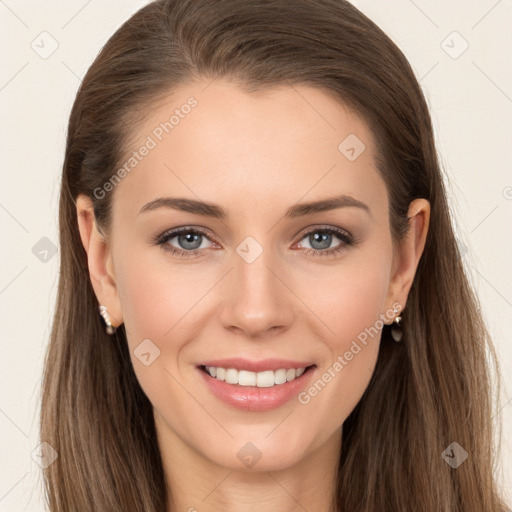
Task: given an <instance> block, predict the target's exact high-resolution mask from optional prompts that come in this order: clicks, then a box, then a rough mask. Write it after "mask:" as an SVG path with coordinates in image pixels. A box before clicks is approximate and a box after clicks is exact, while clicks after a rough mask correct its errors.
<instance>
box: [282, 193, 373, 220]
mask: <svg viewBox="0 0 512 512" xmlns="http://www.w3.org/2000/svg"><path fill="white" fill-rule="evenodd" d="M348 207H355V208H361V209H362V210H364V211H365V212H366V213H368V214H369V215H371V210H370V207H369V206H368V205H367V204H365V203H363V202H361V201H359V200H358V199H355V198H354V197H351V196H347V195H340V196H336V197H330V198H326V199H321V200H319V201H313V202H310V203H299V204H296V205H294V206H292V207H291V208H289V209H288V210H287V212H286V214H285V217H286V218H288V219H294V218H296V217H302V216H305V215H313V214H314V213H318V212H325V211H328V210H335V209H336V208H348Z"/></svg>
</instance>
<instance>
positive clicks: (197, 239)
mask: <svg viewBox="0 0 512 512" xmlns="http://www.w3.org/2000/svg"><path fill="white" fill-rule="evenodd" d="M336 239H338V240H339V241H340V243H339V244H338V245H336V246H335V247H334V248H329V247H330V246H331V244H332V243H333V242H334V241H335V240H336ZM208 240H209V241H210V242H212V240H211V238H210V237H209V236H208V235H207V233H206V231H204V230H202V229H200V228H191V227H182V228H177V229H173V230H170V231H166V232H165V233H163V234H161V235H159V236H157V237H156V238H155V239H154V241H153V243H154V244H155V245H160V246H162V248H163V249H164V250H165V251H168V252H170V253H171V254H174V255H176V256H180V257H191V256H197V255H200V254H201V253H203V252H204V249H207V248H208V243H207V241H208ZM302 240H306V244H309V247H308V246H304V243H303V242H302ZM212 243H213V245H214V246H216V247H217V248H218V247H220V246H219V245H218V244H217V243H216V242H214V241H213V242H212ZM353 243H354V239H353V238H352V236H351V235H350V234H349V233H348V232H347V231H345V230H342V229H339V228H332V227H326V228H323V227H321V228H316V229H313V230H310V231H308V232H306V233H304V234H303V235H302V238H301V239H300V241H299V242H298V244H296V245H298V246H299V247H300V248H301V249H304V251H303V252H304V253H305V254H310V255H314V256H331V255H332V256H334V255H335V254H337V253H341V252H342V251H344V250H345V249H346V248H347V246H350V245H352V244H353Z"/></svg>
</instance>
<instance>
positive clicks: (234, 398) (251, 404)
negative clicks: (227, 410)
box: [198, 366, 316, 412]
mask: <svg viewBox="0 0 512 512" xmlns="http://www.w3.org/2000/svg"><path fill="white" fill-rule="evenodd" d="M315 370H316V366H311V367H309V368H308V369H307V370H306V371H305V372H304V373H303V374H302V375H301V376H300V377H297V378H295V379H294V380H291V381H289V382H286V383H285V384H278V385H275V386H272V387H268V388H259V387H257V386H240V385H239V384H228V383H227V382H226V381H223V380H219V379H216V378H215V377H212V376H211V375H210V374H209V373H207V372H206V371H204V370H203V369H202V368H198V371H199V373H200V374H201V375H202V378H203V379H204V381H205V382H206V384H207V385H208V387H209V388H210V391H211V392H212V393H213V394H214V395H215V396H216V397H218V398H220V399H221V400H222V401H223V402H225V403H227V404H229V405H232V406H234V407H236V408H238V409H243V410H246V411H256V412H261V411H268V410H270V409H275V408H277V407H280V406H282V405H284V404H285V403H286V402H289V401H290V400H291V399H292V398H293V397H295V396H297V395H298V394H299V393H300V392H301V391H302V390H303V389H304V388H305V387H306V384H307V383H308V381H309V380H310V378H311V376H312V375H313V373H314V371H315Z"/></svg>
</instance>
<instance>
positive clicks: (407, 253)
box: [386, 199, 430, 311]
mask: <svg viewBox="0 0 512 512" xmlns="http://www.w3.org/2000/svg"><path fill="white" fill-rule="evenodd" d="M407 217H408V219H409V220H408V222H409V230H408V232H407V234H406V235H405V236H404V238H403V239H402V240H401V241H400V243H399V245H398V248H397V250H396V252H395V257H394V262H393V270H392V275H391V280H390V284H389V289H388V297H387V301H386V306H387V308H389V309H393V305H394V304H396V303H398V304H399V305H400V311H402V310H403V309H404V308H405V305H406V303H407V296H408V295H409V291H410V289H411V286H412V283H413V281H414V276H415V274H416V269H417V267H418V263H419V261H420V258H421V255H422V254H423V249H424V248H425V241H426V239H427V232H428V226H429V222H430V203H429V202H428V201H427V200H426V199H415V200H414V201H412V202H411V204H410V205H409V211H408V213H407Z"/></svg>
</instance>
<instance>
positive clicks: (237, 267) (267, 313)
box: [221, 250, 297, 339]
mask: <svg viewBox="0 0 512 512" xmlns="http://www.w3.org/2000/svg"><path fill="white" fill-rule="evenodd" d="M249 261H250V260H248V261H246V260H245V259H244V258H243V257H241V256H240V255H239V254H238V253H235V254H234V255H233V265H234V268H233V270H232V271H231V272H230V273H229V275H228V276H227V282H226V284H225V286H226V289H225V290H224V291H225V293H226V295H225V301H224V305H223V308H222V311H221V322H222V325H223V326H224V327H225V328H226V329H228V330H230V331H233V332H235V333H238V334H243V335H245V336H246V337H248V338H252V339H255V338H258V339H265V338H268V337H269V336H274V335H275V334H277V333H278V332H281V331H283V330H286V329H287V328H289V326H290V325H291V324H292V322H293V319H294V316H295V308H296V304H294V295H293V293H292V291H290V284H288V283H287V272H286V270H285V267H284V266H283V265H280V264H279V262H278V261H277V259H276V258H274V257H273V255H272V251H271V250H263V252H262V253H261V254H260V255H259V256H258V257H257V258H256V260H254V261H252V262H249ZM288 280H289V278H288ZM295 301H296V302H297V299H295Z"/></svg>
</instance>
